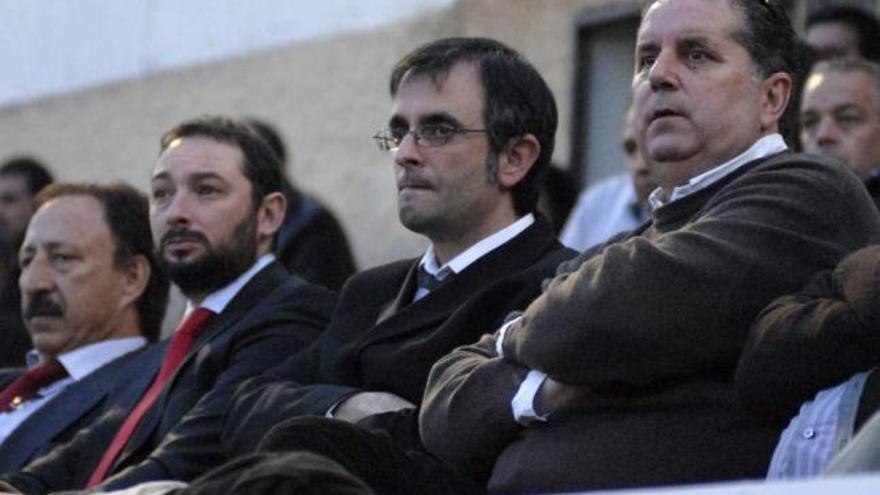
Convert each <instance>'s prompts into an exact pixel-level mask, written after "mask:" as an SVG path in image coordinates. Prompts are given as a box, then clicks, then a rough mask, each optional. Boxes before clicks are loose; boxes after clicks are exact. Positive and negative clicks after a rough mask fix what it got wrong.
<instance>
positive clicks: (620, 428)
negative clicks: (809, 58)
mask: <svg viewBox="0 0 880 495" xmlns="http://www.w3.org/2000/svg"><path fill="white" fill-rule="evenodd" d="M795 40H796V37H795V35H794V32H793V30H792V28H791V26H790V24H789V22H788V19H787V18H786V16H785V14H784V11H783V10H782V9H781V7H780V6H779V5H778V4H776V3H775V2H754V1H752V0H656V1H653V2H650V3H649V4H648V5H647V6H646V8H645V11H644V14H643V17H642V21H641V25H640V28H639V31H638V38H637V42H636V67H635V74H634V77H633V102H634V103H633V106H634V112H635V116H636V127H637V130H636V136H637V140H638V143H639V147H640V148H641V149H642V150H644V152H645V153H646V154H647V156H648V159H649V160H651V162H652V163H653V164H654V169H653V170H654V174H655V178H656V180H657V183H658V185H659V189H658V190H657V191H655V192H654V193H652V195H651V197H650V200H651V203H652V206H653V212H652V220H651V222H650V224H649V225H646V226H645V227H644V228H643V229H639V230H637V231H635V232H633V233H631V234H629V235H626V236H624V237H623V238H618V239H615V240H612V241H610V242H608V243H606V244H604V245H600V246H598V247H596V248H595V249H592V250H588V251H587V252H585V253H584V254H582V255H581V256H579V257H578V258H576V259H574V260H572V261H570V262H567V263H565V264H563V266H561V267H560V271H559V275H557V277H556V278H554V279H553V280H552V281H551V282H550V283H549V284H547V287H546V289H545V290H544V293H543V294H542V295H541V296H540V297H539V298H537V299H536V300H535V301H534V302H532V303H531V304H530V305H529V306H528V308H527V309H526V310H525V312H524V313H523V314H522V317H521V318H519V319H517V320H513V321H511V322H510V323H509V324H508V325H506V326H505V327H503V328H502V329H500V330H499V331H498V332H496V333H495V334H490V335H487V336H486V337H484V338H483V339H482V340H481V341H480V342H479V343H478V344H476V345H473V346H468V347H463V348H459V349H457V350H455V351H453V352H452V353H450V354H449V355H447V356H445V357H444V358H442V359H441V360H440V361H439V362H438V363H437V364H436V365H435V366H434V369H433V370H432V372H431V377H430V379H429V383H428V386H427V390H426V392H425V399H424V401H423V407H422V414H421V418H420V419H421V421H420V426H421V432H422V436H423V439H424V441H425V444H426V446H427V447H428V449H429V450H430V451H432V452H433V453H436V454H438V455H440V456H442V457H443V458H444V459H446V460H448V461H449V462H451V463H457V464H460V465H469V466H475V467H478V468H479V467H483V468H489V469H491V471H492V475H491V479H490V482H489V490H490V491H497V492H502V493H533V492H544V491H566V490H578V489H581V490H582V489H598V488H612V487H622V486H627V485H630V486H632V485H656V484H671V483H686V482H698V481H708V480H719V479H729V478H738V477H746V476H761V475H762V474H763V473H764V471H765V469H766V466H767V462H768V460H769V457H770V453H771V451H772V448H773V444H774V442H775V440H776V432H774V431H772V430H771V429H769V428H764V427H762V426H761V425H756V424H752V423H750V422H749V420H748V418H747V417H746V415H745V414H742V413H741V412H740V411H739V410H738V409H737V408H735V407H732V404H733V402H734V390H733V386H732V381H733V380H732V379H733V374H734V370H735V366H736V363H737V358H738V357H739V354H740V352H741V350H742V347H743V344H744V341H745V338H746V333H747V330H748V327H749V323H750V322H751V321H752V319H753V318H754V317H755V316H756V315H757V313H758V312H759V311H760V310H761V309H762V308H763V307H764V306H766V305H767V304H768V303H769V302H770V301H771V300H772V299H773V298H774V297H776V296H778V295H781V294H784V293H786V292H788V291H792V290H796V289H797V288H799V287H800V286H801V285H802V284H803V283H804V282H805V281H806V280H807V279H808V278H809V277H810V276H811V275H812V274H813V273H814V272H816V271H818V270H820V269H823V268H830V267H832V266H834V265H835V264H836V263H837V262H838V261H839V260H840V259H841V258H842V257H843V256H844V255H845V254H846V253H848V252H850V251H852V250H854V249H856V248H859V247H861V246H864V245H866V244H869V243H871V242H874V241H875V240H876V239H877V238H878V237H877V236H878V235H880V215H878V214H877V212H876V210H875V209H874V207H873V205H872V204H871V200H870V198H869V197H868V195H867V193H866V192H865V191H864V187H863V186H862V185H861V184H860V183H859V181H858V180H857V179H856V178H855V177H854V176H853V175H852V174H850V173H849V172H847V171H845V170H842V169H841V167H840V166H839V165H837V164H835V163H832V162H829V161H825V160H823V159H821V158H819V157H814V156H812V155H796V154H792V153H786V152H784V151H785V149H786V145H785V143H784V141H783V138H782V136H781V135H780V133H782V134H786V133H787V134H788V135H791V131H793V130H796V126H792V125H791V124H792V122H791V121H790V120H788V119H784V118H783V114H784V112H785V111H786V107H787V104H788V102H789V99H790V95H791V91H792V88H793V87H795V84H796V82H797V81H796V78H797V75H798V74H799V72H800V71H799V60H798V50H797V47H796V45H795ZM793 110H794V111H796V109H793ZM487 330H491V329H487Z"/></svg>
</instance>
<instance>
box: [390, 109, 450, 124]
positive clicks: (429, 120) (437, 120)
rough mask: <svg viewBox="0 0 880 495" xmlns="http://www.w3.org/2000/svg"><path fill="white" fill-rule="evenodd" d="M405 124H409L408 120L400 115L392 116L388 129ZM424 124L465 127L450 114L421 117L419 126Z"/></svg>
mask: <svg viewBox="0 0 880 495" xmlns="http://www.w3.org/2000/svg"><path fill="white" fill-rule="evenodd" d="M405 124H407V120H406V119H405V118H403V117H401V116H400V115H392V116H391V119H389V120H388V127H398V126H401V125H405ZM424 124H452V125H453V126H456V127H463V124H462V123H461V121H460V120H458V119H457V118H455V117H454V116H453V115H452V114H451V113H449V112H432V113H428V114H425V115H421V116H419V120H418V125H424Z"/></svg>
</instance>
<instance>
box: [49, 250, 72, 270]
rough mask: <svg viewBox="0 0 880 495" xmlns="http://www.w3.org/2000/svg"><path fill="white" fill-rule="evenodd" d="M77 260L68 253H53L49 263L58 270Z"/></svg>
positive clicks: (50, 254) (50, 255)
mask: <svg viewBox="0 0 880 495" xmlns="http://www.w3.org/2000/svg"><path fill="white" fill-rule="evenodd" d="M75 259H76V256H74V255H73V254H72V253H68V252H66V251H53V252H51V253H49V262H50V263H52V265H53V266H54V267H56V268H64V267H66V266H68V265H69V264H70V263H71V262H73V261H74V260H75Z"/></svg>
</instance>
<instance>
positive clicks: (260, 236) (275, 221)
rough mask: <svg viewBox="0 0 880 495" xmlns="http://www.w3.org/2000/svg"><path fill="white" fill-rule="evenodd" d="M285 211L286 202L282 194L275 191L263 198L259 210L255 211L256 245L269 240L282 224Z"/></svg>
mask: <svg viewBox="0 0 880 495" xmlns="http://www.w3.org/2000/svg"><path fill="white" fill-rule="evenodd" d="M286 209H287V200H286V199H285V198H284V194H282V193H281V192H279V191H275V192H272V193H269V194H267V195H266V196H264V197H263V201H262V202H261V203H260V207H259V209H257V244H258V245H259V244H261V243H263V242H264V241H266V240H267V239H271V238H272V236H273V235H275V233H276V232H278V229H280V228H281V224H283V223H284V212H285V210H286Z"/></svg>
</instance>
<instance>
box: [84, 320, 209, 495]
mask: <svg viewBox="0 0 880 495" xmlns="http://www.w3.org/2000/svg"><path fill="white" fill-rule="evenodd" d="M213 314H214V312H213V311H211V310H210V309H205V308H196V309H195V310H194V311H193V312H192V313H190V314H189V315H188V316H187V317H186V319H185V320H183V322H181V324H180V326H179V327H178V329H177V331H176V332H174V337H173V338H172V339H171V344H170V345H169V346H168V350H167V351H165V359H164V360H163V361H162V367H161V368H160V369H159V374H158V375H157V376H156V379H155V380H154V381H153V384H152V385H150V389H149V390H147V393H146V394H144V396H143V398H141V401H140V402H138V405H137V406H135V408H134V409H133V410H132V411H131V414H129V415H128V418H126V419H125V423H123V424H122V427H121V428H119V431H118V432H116V437H114V438H113V442H111V443H110V446H109V447H108V448H107V450H106V451H105V452H104V456H103V457H101V462H99V463H98V467H97V468H95V471H94V472H93V473H92V476H91V477H90V478H89V481H88V484H87V485H86V488H93V487H95V486H98V485H100V484H101V482H102V481H104V479H105V478H106V477H107V473H108V472H109V471H110V467H111V466H112V465H113V461H115V460H116V457H117V456H118V455H119V453H120V452H122V449H123V447H125V444H126V443H127V442H128V440H129V439H130V438H131V435H132V434H133V433H134V430H135V428H137V426H138V424H139V423H140V422H141V419H143V417H144V415H145V414H146V412H147V411H148V410H149V409H150V407H151V406H152V405H153V403H154V402H156V398H157V397H159V393H160V392H161V391H162V388H163V387H164V386H165V383H166V382H167V381H168V379H169V378H171V376H172V375H173V374H174V372H175V371H177V367H178V366H180V363H181V362H182V361H183V358H185V357H186V355H187V353H188V352H189V350H190V347H192V344H193V342H195V340H196V339H197V338H198V337H199V333H201V331H202V329H204V328H205V325H206V324H207V323H208V320H209V319H210V318H211V316H213Z"/></svg>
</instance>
